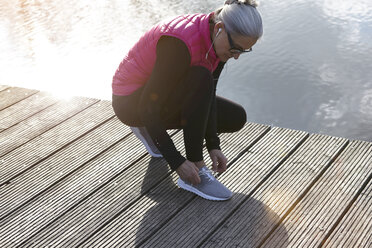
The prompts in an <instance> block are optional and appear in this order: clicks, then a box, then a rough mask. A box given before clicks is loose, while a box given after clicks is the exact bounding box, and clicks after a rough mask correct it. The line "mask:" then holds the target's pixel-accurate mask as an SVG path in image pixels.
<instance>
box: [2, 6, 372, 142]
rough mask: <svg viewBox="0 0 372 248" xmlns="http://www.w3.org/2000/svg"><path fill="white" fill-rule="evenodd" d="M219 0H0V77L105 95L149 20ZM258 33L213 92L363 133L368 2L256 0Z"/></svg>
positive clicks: (269, 115) (323, 129)
mask: <svg viewBox="0 0 372 248" xmlns="http://www.w3.org/2000/svg"><path fill="white" fill-rule="evenodd" d="M222 2H223V1H212V0H207V1H196V0H191V1H183V0H176V1H165V0H149V1H141V0H107V1H99V0H91V1H84V0H62V1H52V0H39V1H37V0H32V1H31V0H29V1H27V0H22V1H20V0H19V1H16V0H0V53H1V55H2V56H1V57H0V67H1V73H0V84H7V85H17V86H22V87H27V88H36V89H41V90H48V91H53V92H55V93H58V94H60V95H84V96H91V97H97V98H104V99H110V98H111V85H110V84H111V78H112V75H113V73H114V71H115V69H116V67H117V66H118V64H119V63H120V61H121V59H122V58H123V56H124V54H125V53H126V52H127V51H128V49H129V48H130V47H131V46H132V45H133V44H134V42H135V41H136V40H137V39H138V38H139V37H140V36H141V35H142V34H143V32H144V31H146V30H147V29H148V28H149V27H150V26H151V25H153V24H155V23H156V22H158V21H159V20H161V19H164V18H166V17H169V16H173V15H177V14H182V13H195V12H209V11H212V10H214V9H215V8H217V7H218V6H219V5H220V4H221V3H222ZM259 9H260V11H261V13H262V16H263V19H264V37H263V39H262V40H261V41H260V42H258V44H257V45H256V46H255V49H254V52H253V53H251V54H247V55H243V56H241V57H240V59H239V60H238V61H229V63H228V64H227V66H226V69H225V70H224V72H223V74H222V75H221V80H220V82H219V87H218V94H220V95H223V96H225V97H228V98H231V99H233V100H235V101H237V102H239V103H241V104H242V105H243V106H244V107H245V109H246V110H247V114H248V119H249V121H252V122H258V123H265V124H273V125H276V126H281V127H287V128H294V129H299V130H305V131H310V132H315V133H326V134H330V135H335V136H342V137H347V138H352V139H363V140H368V141H372V70H371V69H372V68H371V65H372V57H371V56H370V51H372V42H371V40H372V2H371V1H370V0H360V1H357V2H352V1H346V0H314V1H305V0H292V1H274V0H262V1H261V6H260V7H259Z"/></svg>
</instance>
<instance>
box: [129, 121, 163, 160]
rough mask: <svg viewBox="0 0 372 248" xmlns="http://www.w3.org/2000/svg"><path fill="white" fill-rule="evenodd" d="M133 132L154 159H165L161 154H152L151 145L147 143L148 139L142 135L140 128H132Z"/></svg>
mask: <svg viewBox="0 0 372 248" xmlns="http://www.w3.org/2000/svg"><path fill="white" fill-rule="evenodd" d="M131 130H132V132H133V133H134V135H136V137H137V138H138V139H139V140H140V141H141V142H142V143H143V144H144V146H145V147H146V150H147V152H148V153H149V154H150V155H151V156H152V157H155V158H162V157H163V155H161V154H158V153H153V152H152V150H151V148H150V145H149V144H148V143H147V141H146V139H145V138H144V137H143V136H142V135H141V134H140V132H139V130H138V128H131Z"/></svg>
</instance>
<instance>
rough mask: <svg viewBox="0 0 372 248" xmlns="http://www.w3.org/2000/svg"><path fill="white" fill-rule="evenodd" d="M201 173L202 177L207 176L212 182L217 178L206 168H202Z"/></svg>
mask: <svg viewBox="0 0 372 248" xmlns="http://www.w3.org/2000/svg"><path fill="white" fill-rule="evenodd" d="M199 173H200V174H202V175H205V176H206V177H208V178H209V179H211V180H215V179H216V178H215V177H214V176H213V175H212V173H211V171H210V170H209V169H208V168H207V167H206V166H204V167H202V168H201V169H200V170H199Z"/></svg>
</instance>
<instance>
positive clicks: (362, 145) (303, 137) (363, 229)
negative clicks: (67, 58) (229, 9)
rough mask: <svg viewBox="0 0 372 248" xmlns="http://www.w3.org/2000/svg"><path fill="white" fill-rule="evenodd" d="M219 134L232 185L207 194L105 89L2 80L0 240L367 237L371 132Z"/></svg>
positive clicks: (50, 243) (313, 242)
mask: <svg viewBox="0 0 372 248" xmlns="http://www.w3.org/2000/svg"><path fill="white" fill-rule="evenodd" d="M170 133H171V134H172V137H173V139H174V141H175V144H176V146H177V147H178V149H179V150H180V151H182V152H184V149H183V146H182V132H179V131H177V130H174V131H172V132H170ZM220 137H221V140H222V149H223V151H224V153H225V155H226V156H227V157H228V158H229V165H228V166H229V168H228V170H227V171H226V172H225V173H223V174H222V175H220V176H219V179H220V180H221V181H222V182H223V183H224V184H225V185H226V186H228V187H229V188H230V189H231V190H232V191H233V192H234V196H233V198H232V199H231V200H229V201H226V202H211V201H207V200H204V199H201V198H200V197H197V196H195V195H193V194H191V193H188V192H186V191H184V190H181V189H179V188H178V187H177V185H176V180H177V175H176V174H175V173H171V171H170V169H169V168H168V165H167V163H166V162H165V161H164V160H163V159H159V158H157V159H156V158H151V157H150V156H149V155H148V154H147V153H146V150H145V148H144V147H143V146H142V145H141V143H140V142H139V140H137V139H136V138H135V136H134V135H133V134H131V132H130V129H129V128H128V127H126V126H125V125H123V124H122V123H120V121H119V120H118V119H117V118H116V117H115V116H114V113H113V111H112V108H111V103H110V102H109V101H100V100H97V99H88V98H82V97H75V98H72V99H70V100H59V101H58V100H57V99H55V98H53V97H52V96H51V95H50V94H48V93H45V92H38V91H36V90H29V89H23V88H17V87H7V86H0V247H6V248H7V247H319V246H324V247H372V199H371V197H372V181H371V177H372V146H371V143H368V142H362V141H351V140H347V139H343V138H337V137H330V136H325V135H318V134H309V133H306V132H302V131H296V130H289V129H283V128H278V127H270V126H266V125H259V124H254V123H248V124H246V126H245V127H244V129H243V130H241V131H240V132H239V133H234V134H222V135H221V136H220ZM207 157H208V156H207V155H206V158H207ZM207 161H208V162H210V161H209V160H207Z"/></svg>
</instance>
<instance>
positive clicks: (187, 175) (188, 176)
mask: <svg viewBox="0 0 372 248" xmlns="http://www.w3.org/2000/svg"><path fill="white" fill-rule="evenodd" d="M176 172H177V174H178V175H179V176H180V178H181V179H182V180H183V181H186V182H188V183H191V184H193V185H197V184H199V183H200V177H199V169H198V167H196V165H195V164H194V163H193V162H190V161H189V160H186V161H185V162H183V163H182V164H181V165H180V167H178V168H177V170H176Z"/></svg>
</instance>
